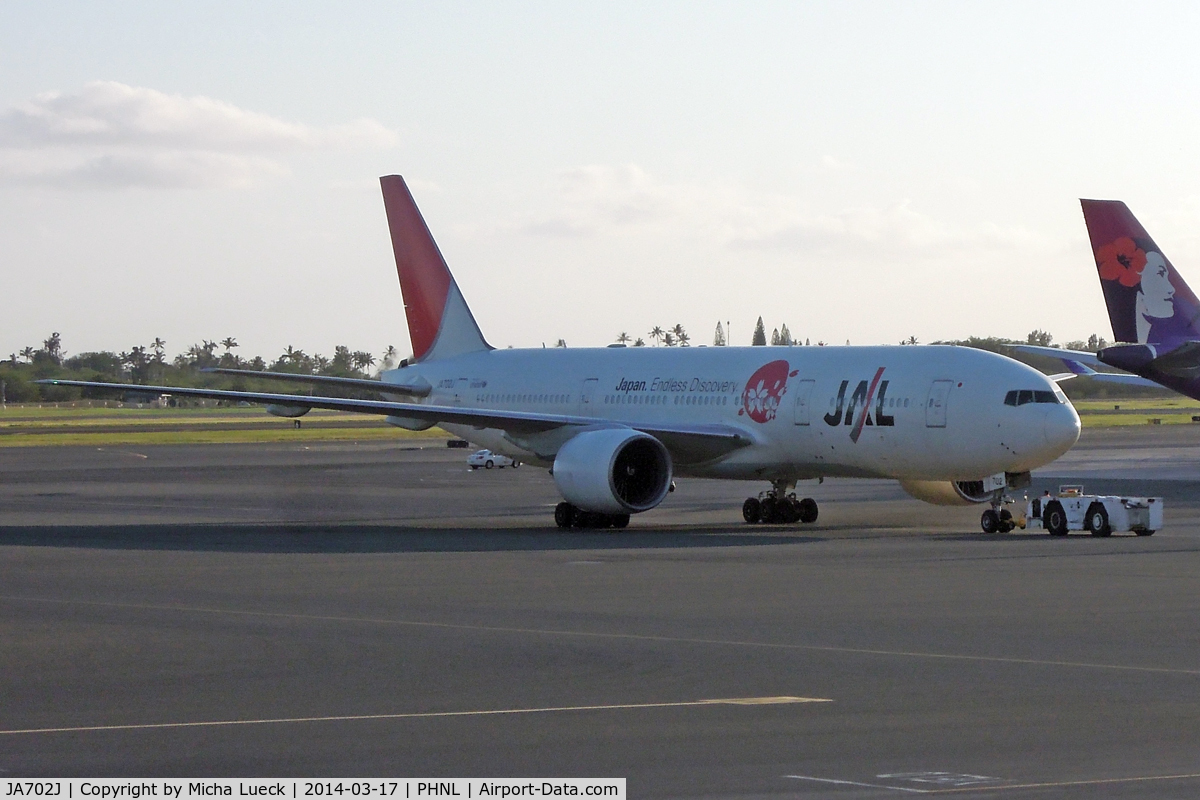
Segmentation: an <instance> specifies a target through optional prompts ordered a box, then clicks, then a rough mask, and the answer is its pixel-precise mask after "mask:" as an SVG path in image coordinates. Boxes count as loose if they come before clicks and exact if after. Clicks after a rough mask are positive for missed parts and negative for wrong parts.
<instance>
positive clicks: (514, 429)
mask: <svg viewBox="0 0 1200 800" xmlns="http://www.w3.org/2000/svg"><path fill="white" fill-rule="evenodd" d="M35 383H41V384H46V385H49V386H78V387H81V388H86V389H99V390H106V391H114V392H137V393H139V394H143V395H149V394H169V395H175V396H179V397H207V398H210V399H213V400H232V401H234V402H245V403H262V404H276V405H281V406H293V407H299V408H305V407H307V408H322V409H329V410H334V411H352V412H355V413H359V414H385V415H388V416H396V417H404V418H407V419H412V420H420V421H424V422H428V423H430V424H434V425H436V424H438V423H443V422H449V423H451V424H458V425H472V426H474V427H476V428H479V429H484V428H495V429H498V430H502V431H505V432H507V433H510V434H514V435H516V436H529V435H532V434H538V433H544V432H546V431H550V430H555V429H557V428H563V427H573V428H580V429H583V428H595V427H596V426H598V425H601V426H609V427H626V428H632V429H633V430H637V431H641V432H643V433H647V434H650V435H651V436H654V437H655V438H657V439H658V440H659V441H661V442H662V443H663V445H664V446H665V447H666V448H667V450H668V451H670V453H671V457H672V458H673V459H675V460H676V461H678V462H679V463H682V464H695V463H700V462H704V461H712V460H714V459H717V458H720V457H722V456H725V455H728V454H729V453H732V452H733V451H734V450H738V449H741V448H743V447H747V446H749V445H751V444H754V442H755V440H754V438H753V436H751V434H750V433H748V432H747V431H745V430H742V429H741V428H738V427H735V426H732V425H720V424H709V425H672V424H646V423H634V422H620V421H613V420H598V419H595V418H594V417H580V416H574V415H569V414H543V413H538V412H531V411H504V410H493V409H479V408H463V407H462V406H435V405H427V404H423V403H397V402H393V401H390V400H355V399H351V398H342V397H319V396H312V395H296V394H277V393H273V392H235V391H230V390H226V389H194V388H191V387H186V386H146V385H143V384H137V383H100V382H92V381H72V380H58V379H54V378H49V379H46V380H41V381H35Z"/></svg>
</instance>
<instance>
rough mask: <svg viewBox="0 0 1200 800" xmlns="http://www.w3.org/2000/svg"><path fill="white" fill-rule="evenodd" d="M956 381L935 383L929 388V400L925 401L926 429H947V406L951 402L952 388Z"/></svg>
mask: <svg viewBox="0 0 1200 800" xmlns="http://www.w3.org/2000/svg"><path fill="white" fill-rule="evenodd" d="M952 386H954V381H934V382H933V385H932V386H930V387H929V399H928V400H926V401H925V427H926V428H944V427H946V405H947V404H948V403H949V402H950V387H952Z"/></svg>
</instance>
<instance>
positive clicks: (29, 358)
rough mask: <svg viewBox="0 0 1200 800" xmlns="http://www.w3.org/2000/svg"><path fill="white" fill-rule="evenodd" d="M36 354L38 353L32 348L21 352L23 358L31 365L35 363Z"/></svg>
mask: <svg viewBox="0 0 1200 800" xmlns="http://www.w3.org/2000/svg"><path fill="white" fill-rule="evenodd" d="M36 352H37V351H36V350H34V349H33V348H32V347H26V348H25V349H24V350H22V351H21V358H23V359H25V360H26V361H28V362H29V363H30V364H32V363H33V354H34V353H36Z"/></svg>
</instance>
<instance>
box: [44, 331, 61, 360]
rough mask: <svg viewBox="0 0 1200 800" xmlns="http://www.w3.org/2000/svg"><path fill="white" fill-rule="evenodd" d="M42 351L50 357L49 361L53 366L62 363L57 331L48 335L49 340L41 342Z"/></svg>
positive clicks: (59, 339) (59, 338) (59, 337)
mask: <svg viewBox="0 0 1200 800" xmlns="http://www.w3.org/2000/svg"><path fill="white" fill-rule="evenodd" d="M42 350H43V351H45V353H46V355H48V356H50V360H51V361H53V362H54V363H55V364H60V363H62V336H60V335H59V333H58V331H55V332H54V333H52V334H50V338H49V339H47V340H46V341H44V342H42Z"/></svg>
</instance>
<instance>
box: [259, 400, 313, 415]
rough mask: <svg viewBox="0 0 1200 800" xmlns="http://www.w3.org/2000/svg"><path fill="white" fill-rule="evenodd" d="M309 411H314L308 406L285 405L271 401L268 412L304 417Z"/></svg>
mask: <svg viewBox="0 0 1200 800" xmlns="http://www.w3.org/2000/svg"><path fill="white" fill-rule="evenodd" d="M309 411H312V409H311V408H309V407H308V406H291V405H284V404H283V403H271V404H270V405H268V406H267V413H268V414H272V415H274V416H276V417H287V418H288V419H295V418H296V417H303V416H304V415H305V414H307V413H308V412H309Z"/></svg>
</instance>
